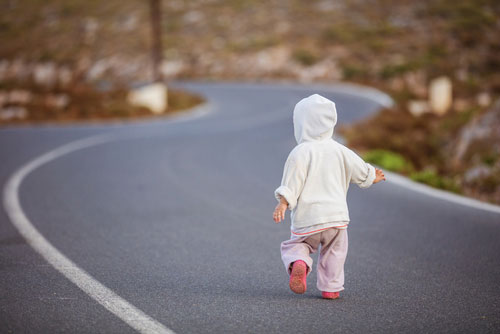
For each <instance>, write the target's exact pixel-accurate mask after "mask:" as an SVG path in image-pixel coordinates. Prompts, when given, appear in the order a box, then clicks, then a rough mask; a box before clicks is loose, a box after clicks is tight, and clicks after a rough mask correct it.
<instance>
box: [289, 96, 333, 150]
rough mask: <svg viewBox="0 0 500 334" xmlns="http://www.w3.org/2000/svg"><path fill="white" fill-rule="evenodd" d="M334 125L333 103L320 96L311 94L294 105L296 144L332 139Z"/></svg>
mask: <svg viewBox="0 0 500 334" xmlns="http://www.w3.org/2000/svg"><path fill="white" fill-rule="evenodd" d="M335 124H337V110H336V108H335V103H334V102H333V101H330V100H329V99H327V98H325V97H323V96H321V95H318V94H313V95H311V96H309V97H306V98H304V99H302V100H300V101H299V103H297V104H296V105H295V109H294V110H293V128H294V134H295V140H296V141H297V144H301V143H303V142H309V141H322V140H325V139H330V138H332V136H333V128H334V127H335Z"/></svg>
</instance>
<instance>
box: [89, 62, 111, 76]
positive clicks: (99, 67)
mask: <svg viewBox="0 0 500 334" xmlns="http://www.w3.org/2000/svg"><path fill="white" fill-rule="evenodd" d="M109 63H110V61H109V59H99V60H98V61H96V62H95V63H93V64H92V66H91V67H90V68H89V69H88V71H87V74H86V78H87V79H88V80H91V81H92V80H97V79H99V78H101V77H102V76H103V75H104V73H105V72H106V71H107V70H108V69H109V67H110V64H109Z"/></svg>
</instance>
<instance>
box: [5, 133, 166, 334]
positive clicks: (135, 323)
mask: <svg viewBox="0 0 500 334" xmlns="http://www.w3.org/2000/svg"><path fill="white" fill-rule="evenodd" d="M118 138H119V137H117V136H112V135H98V136H93V137H88V138H85V139H81V140H77V141H73V142H70V143H68V144H66V145H63V146H60V147H59V148H56V149H54V150H52V151H49V152H47V153H45V154H43V155H41V156H39V157H38V158H36V159H34V160H32V161H30V162H28V163H27V164H25V165H24V166H22V167H21V168H20V169H18V170H17V171H16V172H15V173H14V174H13V175H12V176H11V177H10V178H9V180H8V181H7V183H6V186H5V188H4V207H5V210H6V212H7V215H8V216H9V218H10V220H11V221H12V223H13V224H14V226H15V227H16V228H17V229H18V231H19V232H20V233H21V235H22V236H23V237H24V238H25V239H26V240H27V241H28V243H29V244H30V246H31V247H33V248H34V249H35V250H36V251H37V252H38V253H39V254H40V255H41V256H43V258H45V260H47V262H49V263H50V264H51V265H52V266H53V267H54V268H55V269H57V270H58V271H59V272H60V273H61V274H63V275H64V276H65V277H66V278H68V279H69V280H70V281H71V282H73V283H74V284H76V285H77V286H78V287H79V288H80V289H82V290H83V291H84V292H85V293H86V294H87V295H89V296H90V297H92V298H93V299H95V300H96V301H97V302H98V303H99V304H101V305H102V306H104V307H105V308H106V309H107V310H108V311H110V312H111V313H113V314H114V315H116V316H117V317H118V318H120V319H121V320H123V321H124V322H125V323H127V324H128V325H129V326H130V327H132V328H134V329H135V330H137V331H138V332H139V333H148V334H149V333H165V334H167V333H168V334H173V333H174V332H173V331H172V330H170V329H168V328H166V327H165V326H163V325H162V324H161V323H159V322H158V321H156V320H154V319H153V318H151V317H150V316H148V315H147V314H145V313H144V312H142V311H141V310H139V309H138V308H136V307H135V306H134V305H132V304H130V303H129V302H127V301H126V300H125V299H123V298H121V297H120V296H118V295H117V294H116V293H114V292H113V291H111V290H110V289H108V288H107V287H106V286H104V285H103V284H101V283H99V282H98V281H97V280H96V279H95V278H93V277H92V276H91V275H90V274H89V273H87V272H86V271H85V270H83V269H82V268H80V267H78V266H77V265H76V264H75V263H73V262H72V261H71V260H70V259H68V258H67V257H66V256H64V255H63V254H62V253H61V252H60V251H59V250H57V249H56V248H55V247H54V246H52V244H51V243H50V242H49V241H48V240H47V239H45V238H44V236H43V235H42V234H41V233H40V232H39V231H38V230H37V229H36V228H35V226H33V224H32V223H31V222H30V221H29V219H28V217H26V215H25V214H24V211H23V209H22V207H21V203H20V201H19V187H20V186H21V183H22V182H23V180H24V179H25V178H26V176H28V175H29V174H30V173H31V172H33V171H34V170H35V169H37V168H39V167H40V166H42V165H44V164H46V163H48V162H50V161H53V160H55V159H57V158H59V157H61V156H63V155H65V154H68V153H72V152H75V151H78V150H81V149H84V148H88V147H91V146H96V145H100V144H104V143H108V142H111V141H114V140H117V139H118Z"/></svg>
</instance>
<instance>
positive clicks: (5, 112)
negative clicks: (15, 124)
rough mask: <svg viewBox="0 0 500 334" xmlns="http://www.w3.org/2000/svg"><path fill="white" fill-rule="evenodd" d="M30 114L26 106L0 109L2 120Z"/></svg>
mask: <svg viewBox="0 0 500 334" xmlns="http://www.w3.org/2000/svg"><path fill="white" fill-rule="evenodd" d="M27 115H28V113H27V111H26V109H25V108H24V107H17V106H16V107H14V106H12V107H7V108H4V109H0V119H1V120H5V121H6V120H10V119H15V118H18V119H23V118H25V117H26V116H27Z"/></svg>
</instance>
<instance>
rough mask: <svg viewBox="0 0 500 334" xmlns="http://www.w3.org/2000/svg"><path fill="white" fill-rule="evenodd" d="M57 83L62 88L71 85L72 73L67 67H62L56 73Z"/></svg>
mask: <svg viewBox="0 0 500 334" xmlns="http://www.w3.org/2000/svg"><path fill="white" fill-rule="evenodd" d="M57 77H58V81H59V83H60V84H61V85H62V86H67V85H69V84H70V83H71V80H72V79H73V72H71V70H70V68H69V67H68V66H62V67H60V68H59V71H58V75H57Z"/></svg>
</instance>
